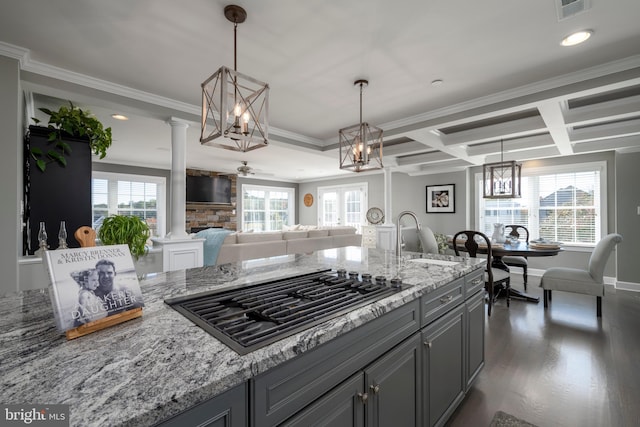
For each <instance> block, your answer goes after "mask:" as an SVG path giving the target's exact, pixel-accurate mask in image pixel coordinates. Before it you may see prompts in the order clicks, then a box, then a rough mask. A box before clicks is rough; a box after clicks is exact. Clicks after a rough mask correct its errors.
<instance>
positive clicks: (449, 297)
mask: <svg viewBox="0 0 640 427" xmlns="http://www.w3.org/2000/svg"><path fill="white" fill-rule="evenodd" d="M452 299H453V295H447V296H446V297H442V298H440V303H441V304H446V303H448V302H449V301H451V300H452Z"/></svg>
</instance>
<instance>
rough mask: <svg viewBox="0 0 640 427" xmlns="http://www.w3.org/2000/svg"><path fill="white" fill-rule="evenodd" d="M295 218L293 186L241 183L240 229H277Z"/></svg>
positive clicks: (290, 222) (290, 223) (280, 228)
mask: <svg viewBox="0 0 640 427" xmlns="http://www.w3.org/2000/svg"><path fill="white" fill-rule="evenodd" d="M294 218H295V191H294V189H293V188H283V187H265V186H261V185H246V184H243V185H242V229H243V230H247V231H248V230H253V231H278V230H282V226H283V225H292V223H293V221H294Z"/></svg>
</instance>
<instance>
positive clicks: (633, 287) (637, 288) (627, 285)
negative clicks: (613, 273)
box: [615, 281, 640, 292]
mask: <svg viewBox="0 0 640 427" xmlns="http://www.w3.org/2000/svg"><path fill="white" fill-rule="evenodd" d="M615 287H616V289H619V290H621V291H632V292H640V283H633V282H621V281H617V282H616V283H615Z"/></svg>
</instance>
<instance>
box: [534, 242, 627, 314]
mask: <svg viewBox="0 0 640 427" xmlns="http://www.w3.org/2000/svg"><path fill="white" fill-rule="evenodd" d="M620 242H622V236H621V235H619V234H615V233H613V234H609V235H607V236H605V237H603V238H602V240H600V241H599V242H598V244H597V245H596V247H595V248H594V249H593V252H592V253H591V257H590V258H589V265H588V267H587V269H586V270H581V269H578V268H568V267H552V268H549V269H548V270H547V271H545V272H544V274H543V275H542V278H541V279H540V287H541V288H542V289H544V308H545V310H546V309H547V308H548V307H549V301H551V291H552V290H555V291H565V292H575V293H579V294H587V295H593V296H595V297H596V316H597V317H602V297H603V296H604V267H605V265H606V264H607V260H608V259H609V256H610V255H611V252H613V248H614V247H615V246H616V245H617V244H618V243H620Z"/></svg>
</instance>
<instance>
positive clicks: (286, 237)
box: [216, 227, 362, 265]
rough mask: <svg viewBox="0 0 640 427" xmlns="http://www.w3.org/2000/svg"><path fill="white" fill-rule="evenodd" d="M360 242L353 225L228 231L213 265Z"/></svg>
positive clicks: (360, 237)
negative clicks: (252, 231)
mask: <svg viewBox="0 0 640 427" xmlns="http://www.w3.org/2000/svg"><path fill="white" fill-rule="evenodd" d="M310 228H311V227H310ZM361 244H362V235H361V234H356V229H355V228H354V227H327V228H320V227H318V228H311V229H308V230H292V231H277V232H262V233H245V232H237V233H232V234H229V235H228V236H227V237H226V238H225V239H224V241H223V243H222V246H221V247H220V251H219V252H218V258H217V260H216V265H217V264H224V263H227V262H237V261H245V260H248V259H256V258H266V257H272V256H279V255H289V254H302V253H308V252H313V251H317V250H321V249H331V248H339V247H343V246H360V245H361Z"/></svg>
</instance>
